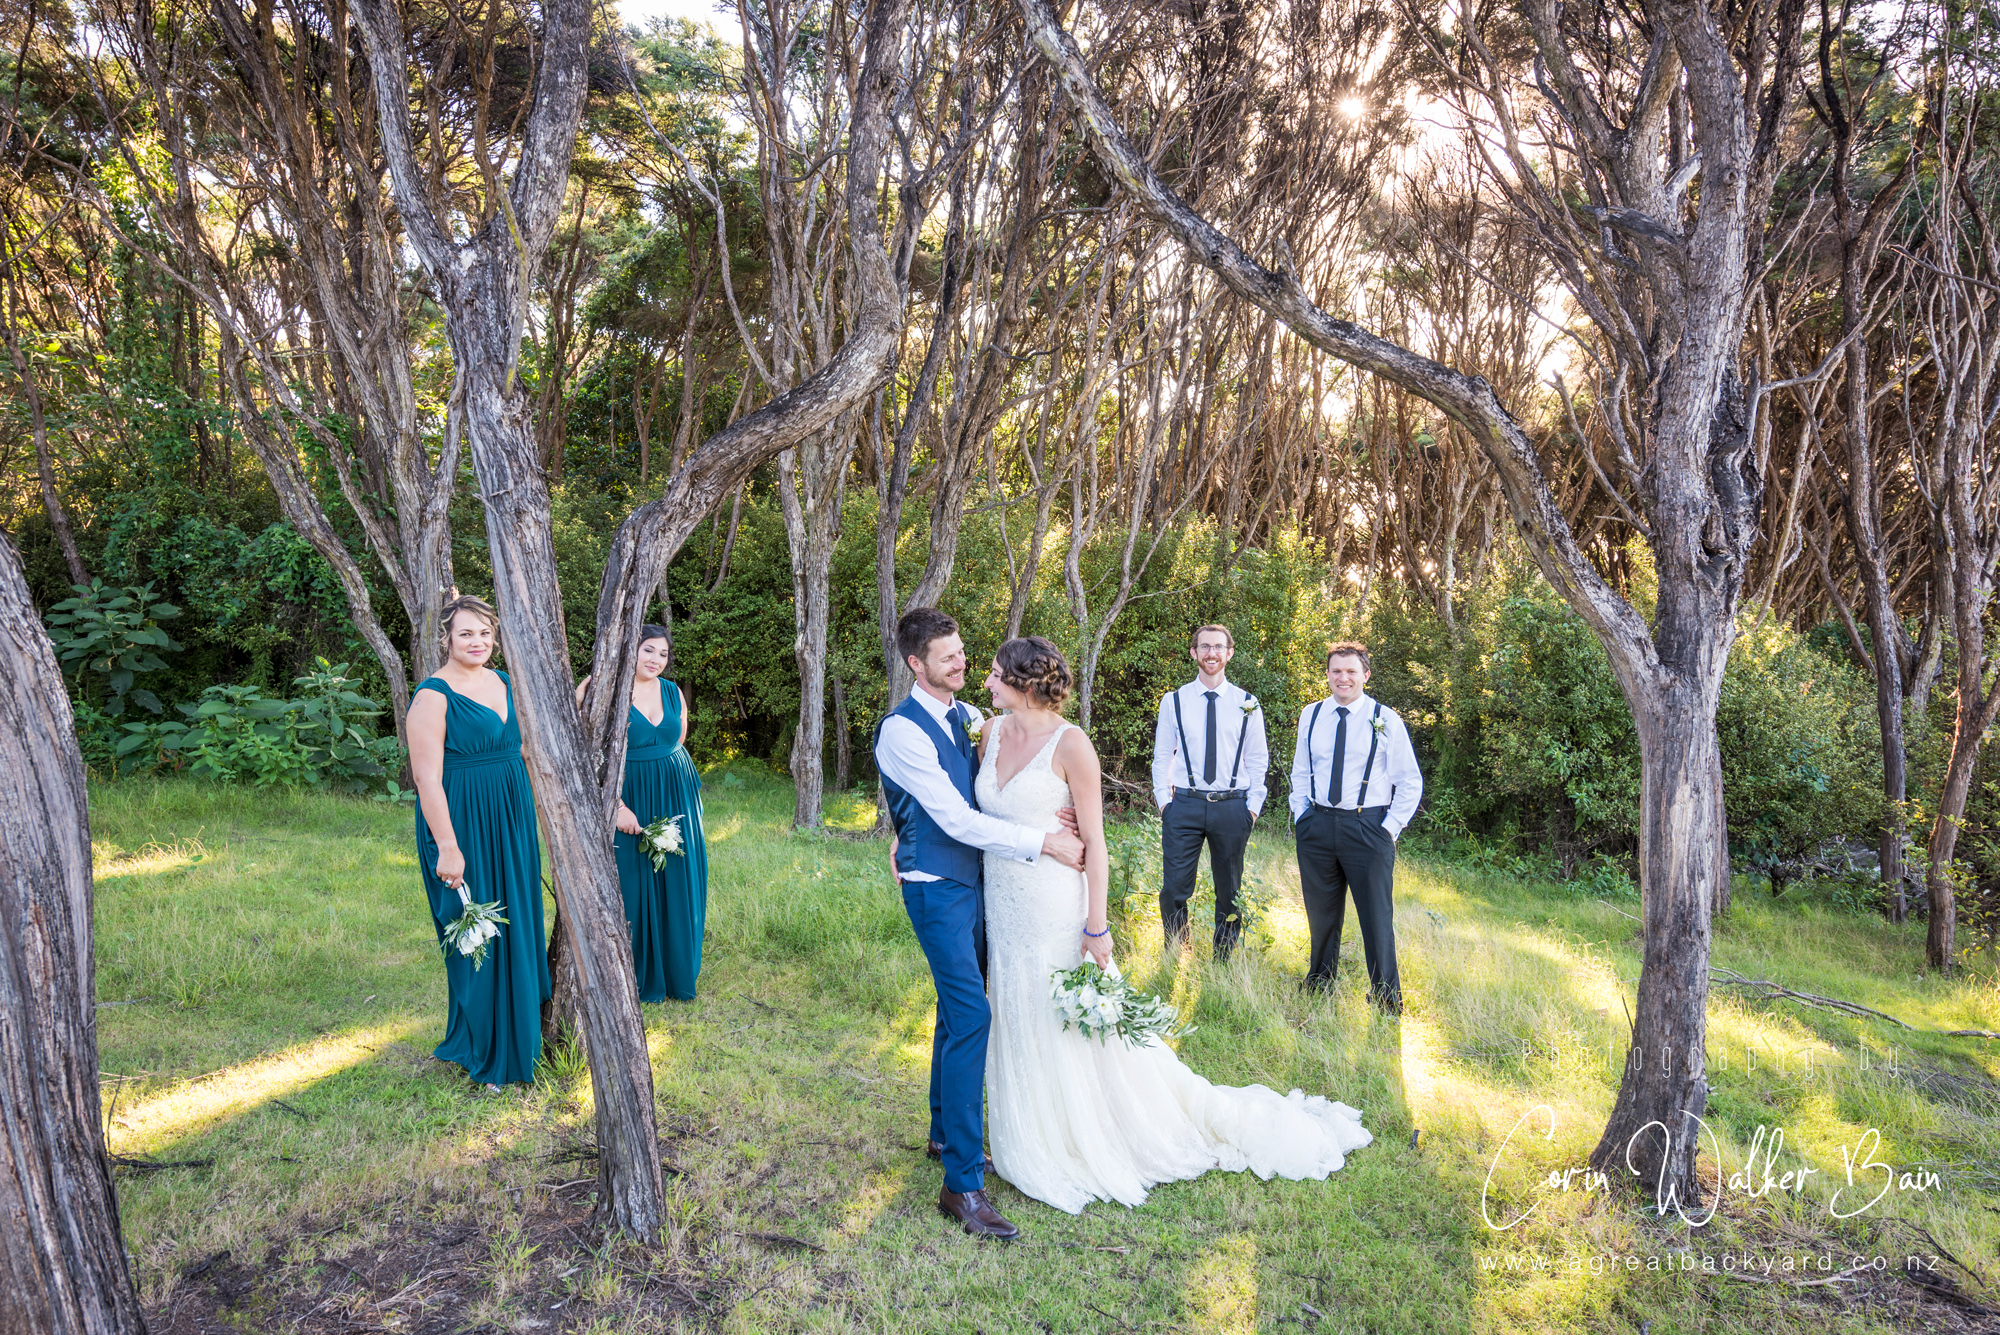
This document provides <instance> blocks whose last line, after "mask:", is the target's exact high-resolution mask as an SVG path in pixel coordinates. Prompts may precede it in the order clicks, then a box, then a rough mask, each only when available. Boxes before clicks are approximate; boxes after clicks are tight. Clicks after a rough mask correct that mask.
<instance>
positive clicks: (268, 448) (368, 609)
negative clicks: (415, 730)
mask: <svg viewBox="0 0 2000 1335" xmlns="http://www.w3.org/2000/svg"><path fill="white" fill-rule="evenodd" d="M218 337H219V347H220V349H221V355H222V359H223V361H222V368H221V369H222V372H223V377H224V379H226V380H227V381H228V385H229V391H230V393H231V395H232V396H233V397H234V398H235V400H236V406H237V421H238V423H239V424H241V426H242V428H243V434H244V435H245V436H246V437H247V438H248V439H249V441H250V448H251V449H252V450H254V451H255V452H256V454H257V459H258V462H260V463H262V464H263V465H264V475H265V476H266V477H268V478H269V479H270V480H271V491H272V494H274V495H275V496H276V497H277V498H278V509H279V510H280V511H281V512H283V514H284V516H285V520H286V522H287V523H289V524H290V525H291V526H292V528H293V530H294V531H295V532H297V533H298V535H299V536H300V537H302V538H304V539H305V540H306V542H307V543H309V544H310V545H311V547H312V549H313V550H314V551H316V552H318V553H319V555H320V559H321V560H323V561H325V562H326V563H327V566H328V567H329V568H330V569H332V571H333V575H334V578H335V579H337V580H339V581H340V591H341V594H342V595H343V596H344V597H345V598H346V600H347V615H348V618H349V619H350V620H351V621H353V623H354V629H355V630H356V631H357V632H359V633H360V635H361V638H362V640H363V641H364V642H365V643H366V644H367V645H368V648H369V649H370V651H372V652H373V653H374V655H375V661H376V662H377V663H379V664H381V665H382V676H383V678H384V679H385V680H386V681H387V682H388V684H389V708H390V710H391V711H392V712H393V714H394V717H395V720H396V738H397V740H398V741H402V742H404V743H406V744H407V742H408V740H409V739H408V735H407V729H408V715H409V712H410V679H409V677H408V675H407V673H406V672H405V670H404V667H403V656H402V655H401V654H400V653H398V652H397V651H396V645H395V642H394V641H392V640H391V639H390V638H389V634H388V632H387V631H385V630H383V629H382V623H381V621H379V620H378V619H377V618H376V616H375V602H374V599H373V598H372V597H371V596H370V594H369V592H368V581H367V579H366V578H365V577H364V576H363V575H362V573H361V566H360V564H359V563H358V562H356V561H355V559H354V556H353V554H352V553H350V552H349V551H348V550H347V544H346V543H344V542H342V541H341V540H340V534H338V533H336V532H335V531H334V528H333V522H332V521H331V520H330V519H328V518H327V515H326V511H325V510H324V509H322V508H321V507H320V503H319V497H318V496H317V495H315V494H314V492H313V486H312V483H311V481H309V480H308V479H307V477H306V475H305V470H304V467H303V465H302V463H301V461H300V459H299V454H298V449H297V447H296V446H295V445H294V444H293V443H292V439H291V437H290V435H289V434H288V433H284V432H281V431H280V430H278V429H277V428H276V427H275V426H274V424H273V423H271V422H270V421H268V420H267V419H266V418H265V416H264V414H263V412H262V411H261V405H259V404H258V402H257V399H256V396H255V394H254V393H253V392H252V389H251V386H250V382H249V378H248V376H247V375H246V374H245V372H244V361H245V359H246V357H247V355H248V353H247V351H246V350H245V349H244V348H243V346H242V345H241V344H239V343H238V342H237V340H236V334H235V331H234V330H233V329H232V328H231V327H230V326H229V325H226V324H223V325H220V326H219V331H218ZM432 615H433V617H435V615H436V614H435V613H433V614H432ZM435 643H436V641H433V644H435Z"/></svg>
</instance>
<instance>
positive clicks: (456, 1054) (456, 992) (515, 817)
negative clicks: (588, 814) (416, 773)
mask: <svg viewBox="0 0 2000 1335" xmlns="http://www.w3.org/2000/svg"><path fill="white" fill-rule="evenodd" d="M499 677H500V680H501V681H505V682H507V717H506V719H505V721H502V719H501V718H500V716H499V715H498V714H496V713H494V712H493V711H492V710H491V709H489V708H488V707H487V706H485V705H483V704H481V703H479V701H477V700H474V699H472V698H471V697H469V696H464V695H460V694H459V693H458V692H457V691H454V690H453V689H451V687H450V686H448V685H446V684H445V683H444V682H443V681H441V680H439V679H438V678H436V677H429V678H426V679H425V680H424V681H423V683H422V684H420V685H419V686H418V687H417V689H418V690H419V691H436V692H438V693H439V694H440V695H442V696H444V698H445V702H446V703H445V725H444V776H443V777H444V795H445V802H446V803H447V805H448V806H449V808H450V811H451V828H452V833H453V834H454V835H456V836H457V838H458V846H459V849H460V851H462V852H463V853H464V854H465V888H466V891H467V893H469V894H470V895H471V896H472V897H473V898H474V899H476V900H482V901H487V902H491V901H493V900H496V899H497V900H499V901H500V902H501V903H502V904H504V905H506V908H505V909H504V910H503V912H504V913H505V915H506V918H507V925H506V926H505V927H502V928H501V929H500V935H499V936H498V937H497V938H495V939H494V940H493V941H491V942H489V943H487V947H486V962H485V963H484V964H483V965H481V966H480V968H479V970H478V971H477V972H474V970H473V968H472V961H471V959H470V958H468V957H467V956H464V955H461V954H459V953H458V952H457V951H456V950H447V951H445V952H444V978H445V992H446V998H447V999H446V1009H445V1029H444V1042H442V1043H440V1044H438V1046H437V1050H436V1052H435V1053H434V1054H433V1055H434V1056H436V1057H437V1059H438V1060H439V1061H447V1062H457V1063H458V1064H459V1065H460V1066H463V1067H464V1068H465V1072H466V1074H467V1075H469V1076H471V1077H472V1079H473V1082H474V1083H475V1084H481V1085H505V1084H512V1083H514V1082H517V1081H518V1082H522V1083H528V1082H532V1081H533V1080H534V1078H535V1063H536V1062H537V1061H538V1060H540V1058H541V1055H542V1002H544V1001H545V1000H547V999H548V995H549V955H548V947H547V945H546V942H545V938H544V935H543V928H542V845H541V839H540V837H539V835H538V834H537V832H536V829H535V795H534V792H533V790H532V789H530V788H529V786H528V767H527V765H526V764H525V763H524V762H523V761H522V759H521V722H520V718H519V715H518V714H517V712H516V711H515V708H514V684H513V683H512V682H511V681H507V674H506V673H504V672H502V673H500V674H499ZM437 859H438V849H437V841H436V840H435V839H433V838H432V837H431V827H430V823H429V822H428V821H426V820H425V819H424V812H423V808H422V807H421V806H419V807H418V808H417V863H418V865H419V866H420V867H422V868H423V874H424V890H425V892H426V893H427V894H429V896H430V901H431V920H432V921H431V925H432V926H433V927H434V928H436V929H437V935H438V945H439V946H440V947H442V946H443V945H444V927H445V924H446V923H448V922H451V921H452V920H453V919H455V918H457V917H458V916H459V915H460V914H461V913H463V912H464V911H465V907H464V905H463V904H461V903H460V902H459V898H458V891H456V890H454V889H452V888H451V887H450V886H448V885H446V884H445V883H444V882H443V881H441V880H439V879H438V875H437Z"/></svg>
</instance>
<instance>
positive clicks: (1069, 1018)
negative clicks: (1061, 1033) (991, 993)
mask: <svg viewBox="0 0 2000 1335" xmlns="http://www.w3.org/2000/svg"><path fill="white" fill-rule="evenodd" d="M1049 981H1050V984H1051V987H1050V991H1049V996H1050V997H1051V998H1052V999H1053V1000H1054V1001H1055V1004H1056V1014H1057V1015H1059V1016H1061V1017H1062V1022H1063V1028H1065V1029H1070V1028H1076V1029H1081V1030H1082V1031H1083V1032H1084V1034H1085V1035H1086V1036H1088V1037H1090V1038H1094V1039H1096V1040H1097V1041H1098V1042H1100V1043H1102V1042H1103V1041H1104V1040H1105V1039H1106V1038H1107V1037H1109V1036H1110V1035H1112V1034H1116V1035H1117V1036H1118V1037H1120V1038H1122V1039H1124V1040H1125V1041H1126V1042H1127V1043H1130V1044H1132V1045H1133V1046H1134V1047H1137V1046H1139V1045H1140V1044H1142V1043H1144V1042H1145V1041H1146V1040H1147V1039H1149V1038H1159V1039H1168V1038H1179V1037H1180V1036H1181V1035H1183V1034H1192V1033H1193V1032H1194V1027H1193V1026H1192V1025H1190V1026H1189V1027H1188V1028H1186V1029H1176V1028H1175V1027H1174V1025H1175V1022H1176V1021H1178V1020H1179V1019H1180V1012H1179V1011H1177V1010H1175V1009H1174V1008H1173V1006H1171V1005H1169V1004H1168V1003H1167V1002H1165V1001H1162V1000H1161V999H1160V998H1159V997H1156V996H1154V995H1153V994H1152V993H1150V992H1141V991H1140V990H1139V989H1138V988H1136V987H1133V986H1132V985H1131V984H1130V983H1128V982H1126V981H1125V980H1124V979H1123V978H1122V977H1120V976H1119V975H1117V974H1115V973H1109V972H1106V971H1105V970H1104V969H1101V968H1099V967H1098V966H1097V962H1096V961H1095V960H1085V961H1084V962H1083V963H1081V964H1079V965H1077V966H1076V967H1075V968H1074V969H1058V970H1056V971H1055V972H1054V973H1053V974H1051V975H1050V976H1049Z"/></svg>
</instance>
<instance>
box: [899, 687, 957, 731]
mask: <svg viewBox="0 0 2000 1335" xmlns="http://www.w3.org/2000/svg"><path fill="white" fill-rule="evenodd" d="M910 694H911V695H912V696H914V697H915V698H916V701H917V703H918V704H920V705H922V706H923V707H924V708H925V709H927V710H929V711H930V716H931V717H932V718H934V719H936V720H937V721H938V722H939V723H950V722H951V716H952V714H953V712H954V711H955V710H957V708H958V701H957V700H956V699H951V700H939V699H938V698H937V697H936V696H935V695H932V694H931V693H930V692H929V691H927V690H925V689H924V688H923V687H921V686H912V687H911V688H910Z"/></svg>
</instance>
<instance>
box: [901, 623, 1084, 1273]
mask: <svg viewBox="0 0 2000 1335" xmlns="http://www.w3.org/2000/svg"><path fill="white" fill-rule="evenodd" d="M896 652H897V653H899V654H901V655H902V656H903V661H904V662H905V663H907V664H909V667H910V671H912V672H914V673H915V674H916V682H915V684H914V685H913V686H912V687H911V690H910V694H909V698H908V699H906V700H904V701H903V703H902V704H900V705H898V706H897V707H896V708H895V709H894V710H892V711H890V713H889V716H888V717H887V718H885V719H883V720H882V723H881V726H880V727H879V728H878V729H877V730H876V733H875V765H876V768H877V769H879V770H880V771H881V773H882V789H883V791H884V793H886V794H887V796H888V799H889V819H890V820H891V821H892V822H894V824H895V826H896V879H897V880H898V881H900V882H901V883H902V887H903V907H904V908H906V909H908V910H909V914H910V923H911V925H912V926H913V927H915V928H916V931H917V942H918V944H920V945H922V946H923V948H924V958H925V959H927V960H929V961H930V966H931V979H932V981H933V982H934V983H935V984H936V985H937V999H938V1000H937V1027H936V1032H935V1034H934V1035H933V1037H932V1040H931V1131H930V1141H931V1143H930V1151H931V1153H932V1154H934V1155H937V1156H938V1157H940V1158H942V1159H943V1160H944V1190H943V1191H942V1192H941V1193H939V1195H938V1209H939V1210H940V1211H942V1212H943V1213H944V1214H945V1215H946V1216H947V1217H948V1218H951V1219H955V1220H957V1221H958V1222H959V1224H960V1225H962V1226H963V1227H964V1229H965V1231H966V1232H967V1233H971V1234H975V1235H977V1236H980V1237H991V1238H1012V1237H1014V1236H1016V1235H1017V1234H1019V1232H1020V1230H1019V1229H1018V1228H1016V1227H1014V1225H1013V1224H1010V1223H1009V1222H1007V1220H1006V1219H1005V1218H1003V1217H1002V1216H1001V1214H1000V1212H999V1211H998V1210H996V1209H994V1208H993V1205H992V1202H990V1201H988V1200H987V1199H986V1191H985V1186H986V1170H985V1163H986V1159H985V1145H986V1118H985V1109H986V1032H987V1029H988V1028H989V1026H990V1025H991V1023H992V1011H991V1010H990V1009H989V1007H988V1006H987V1002H986V982H985V978H984V977H983V974H982V970H981V967H980V962H981V960H982V958H983V957H984V955H985V944H986V913H985V896H984V891H983V888H982V871H981V866H982V864H981V858H980V854H981V853H982V852H986V853H994V854H998V855H999V856H1001V857H1007V858H1013V859H1014V860H1015V861H1017V862H1022V863H1028V864H1033V863H1034V862H1035V861H1036V860H1037V859H1038V858H1040V857H1041V855H1042V854H1044V853H1046V854H1048V855H1049V856H1050V857H1052V858H1055V859H1056V860H1057V861H1059V862H1062V863H1064V864H1065V865H1067V866H1071V867H1077V868H1081V867H1082V866H1083V841H1082V840H1080V839H1078V838H1077V837H1076V835H1075V834H1073V833H1071V832H1070V831H1068V830H1067V829H1063V830H1057V831H1056V832H1055V833H1053V834H1044V833H1042V832H1041V831H1040V830H1031V829H1029V828H1027V827H1026V826H1024V825H1015V824H1012V823H1011V822H1008V821H1003V820H999V819H996V818H995V817H992V816H986V815H982V814H980V811H979V808H978V801H977V799H976V797H975V796H974V794H973V787H972V781H973V777H974V776H975V775H976V774H977V773H978V771H979V759H978V755H977V753H976V752H975V751H974V750H973V746H972V735H971V732H970V731H969V730H968V728H967V723H968V722H969V721H971V720H974V719H977V718H979V712H978V711H977V710H975V709H972V708H971V707H970V706H968V705H963V704H960V703H958V702H957V701H956V700H954V699H953V698H952V697H953V696H954V695H955V694H956V693H957V692H958V691H959V690H961V689H963V688H964V686H965V642H964V641H963V640H961V639H960V638H959V635H958V623H957V622H956V621H954V620H952V619H951V618H950V617H948V616H946V615H945V614H944V613H942V612H940V611H938V610H937V609H935V608H930V607H916V608H912V609H910V611H909V612H907V613H906V614H904V616H903V619H902V620H901V621H899V622H897V623H896Z"/></svg>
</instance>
